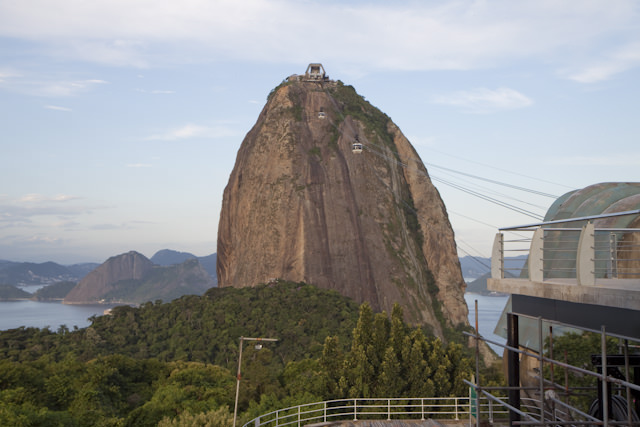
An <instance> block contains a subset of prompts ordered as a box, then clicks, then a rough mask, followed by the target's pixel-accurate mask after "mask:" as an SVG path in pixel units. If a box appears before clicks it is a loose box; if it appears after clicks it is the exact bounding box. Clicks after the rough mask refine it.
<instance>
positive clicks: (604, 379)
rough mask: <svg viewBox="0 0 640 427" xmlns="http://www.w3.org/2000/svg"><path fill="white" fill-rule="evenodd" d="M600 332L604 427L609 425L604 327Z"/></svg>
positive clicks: (605, 335)
mask: <svg viewBox="0 0 640 427" xmlns="http://www.w3.org/2000/svg"><path fill="white" fill-rule="evenodd" d="M600 332H601V337H602V341H601V347H600V351H601V354H602V402H601V404H602V407H601V409H602V422H603V423H604V424H603V425H604V427H607V426H608V425H609V391H608V389H609V383H608V380H607V376H608V372H607V333H606V330H605V327H604V325H602V326H601V327H600Z"/></svg>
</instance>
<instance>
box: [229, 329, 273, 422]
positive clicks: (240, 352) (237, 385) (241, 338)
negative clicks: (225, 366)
mask: <svg viewBox="0 0 640 427" xmlns="http://www.w3.org/2000/svg"><path fill="white" fill-rule="evenodd" d="M244 341H269V342H275V341H278V339H277V338H247V337H240V351H239V352H238V373H237V374H236V403H235V405H234V407H233V427H236V420H237V418H238V395H239V394H240V377H241V369H242V343H243V342H244Z"/></svg>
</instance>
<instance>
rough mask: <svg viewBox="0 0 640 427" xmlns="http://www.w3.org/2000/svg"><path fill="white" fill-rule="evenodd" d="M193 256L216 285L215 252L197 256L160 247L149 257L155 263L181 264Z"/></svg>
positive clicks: (164, 264)
mask: <svg viewBox="0 0 640 427" xmlns="http://www.w3.org/2000/svg"><path fill="white" fill-rule="evenodd" d="M192 258H195V259H197V260H198V261H200V264H201V265H202V267H203V268H204V269H205V270H206V271H207V273H209V275H210V276H211V277H212V278H213V280H214V281H215V282H216V285H215V286H217V285H218V277H217V275H216V258H217V257H216V254H215V253H214V254H211V255H207V256H202V257H198V256H195V255H194V254H192V253H189V252H179V251H174V250H172V249H162V250H159V251H158V252H156V253H155V254H154V255H153V256H152V257H151V262H153V263H154V264H157V265H163V266H170V265H176V264H181V263H183V262H185V261H186V260H188V259H192Z"/></svg>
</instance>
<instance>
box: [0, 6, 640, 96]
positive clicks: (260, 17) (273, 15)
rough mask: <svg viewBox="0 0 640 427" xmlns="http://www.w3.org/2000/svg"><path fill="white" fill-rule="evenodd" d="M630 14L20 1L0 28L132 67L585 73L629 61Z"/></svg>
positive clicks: (633, 16)
mask: <svg viewBox="0 0 640 427" xmlns="http://www.w3.org/2000/svg"><path fill="white" fill-rule="evenodd" d="M639 14H640V11H639V10H638V7H637V3H636V2H635V1H634V0H617V1H616V2H611V1H608V0H587V1H583V2H580V4H579V5H578V4H576V3H575V2H574V1H570V0H536V1H519V2H513V1H509V0H493V1H480V0H453V1H434V2H418V1H401V2H393V3H385V2H378V3H373V4H371V3H368V2H358V3H351V2H349V3H344V2H341V1H331V0H327V1H325V2H297V1H294V0H247V1H243V2H237V1H233V0H219V1H208V0H184V1H181V2H168V3H165V4H163V6H162V7H159V6H158V3H157V2H155V1H153V0H94V1H91V2H86V1H83V0H66V1H64V2H51V1H46V0H31V1H29V2H17V1H16V2H9V1H5V2H2V3H0V37H1V36H4V37H11V38H16V39H21V40H27V41H29V42H32V43H35V44H37V45H42V46H46V47H47V48H48V49H49V53H50V54H51V55H55V56H56V57H67V58H72V59H79V60H83V61H90V62H96V63H103V64H110V65H117V66H134V67H149V66H153V65H154V64H157V63H162V62H172V63H175V62H184V61H189V62H191V61H193V60H197V59H195V58H202V59H201V60H203V61H210V60H212V59H215V60H224V59H234V60H244V61H268V62H273V63H308V62H309V61H310V58H314V59H315V58H317V59H320V60H322V61H323V62H327V63H328V62H332V61H335V62H341V63H343V64H344V65H343V66H344V67H353V70H354V72H363V71H366V70H368V69H370V68H378V69H393V70H437V69H449V70H450V69H458V70H464V69H472V68H479V67H483V68H484V67H492V66H496V65H499V64H501V63H504V62H507V61H514V60H520V59H531V58H535V59H537V60H540V59H542V60H544V61H550V62H552V63H555V64H557V65H556V66H557V68H558V69H561V68H562V69H571V70H573V71H571V72H570V73H568V76H570V77H571V78H573V79H574V80H576V81H580V82H585V83H588V82H592V81H596V80H597V79H602V78H608V77H610V76H612V75H614V74H615V73H616V72H619V71H617V70H621V69H624V68H625V67H636V66H638V62H637V60H636V59H630V60H629V59H624V55H625V54H624V51H625V48H624V46H623V45H621V43H622V42H620V40H626V41H629V40H631V44H632V45H633V43H638V42H640V28H639V25H638V22H640V16H639ZM617 50H618V51H619V53H618V54H611V55H610V54H608V52H615V51H617ZM629 52H631V51H629ZM631 55H632V56H633V54H631ZM594 58H595V59H598V58H599V60H600V61H602V63H601V64H599V63H598V62H597V61H595V60H594ZM576 64H583V65H584V66H585V68H584V69H579V66H577V65H576Z"/></svg>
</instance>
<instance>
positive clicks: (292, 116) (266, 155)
mask: <svg viewBox="0 0 640 427" xmlns="http://www.w3.org/2000/svg"><path fill="white" fill-rule="evenodd" d="M360 143H361V144H362V146H363V151H362V152H361V153H357V152H354V151H353V149H354V148H357V147H354V144H360ZM217 254H218V259H217V273H218V282H219V286H234V287H243V286H254V285H256V284H258V283H264V282H266V281H268V280H270V279H272V278H282V279H285V280H291V281H305V282H307V283H312V284H315V285H317V286H319V287H322V288H329V289H334V290H337V291H339V292H340V293H342V294H343V295H346V296H349V297H351V298H353V299H355V300H356V301H358V302H364V301H368V302H369V303H370V304H371V305H372V307H373V308H374V310H386V311H387V312H391V309H392V307H393V304H394V303H396V302H397V303H399V304H400V305H402V306H403V308H404V313H405V316H406V318H407V320H409V321H411V322H413V323H417V324H425V325H431V326H432V329H433V332H434V333H436V334H437V335H442V325H443V324H448V325H449V326H455V325H458V324H468V320H467V313H468V311H467V306H466V303H465V301H464V288H465V284H464V280H463V278H462V274H461V271H460V264H459V261H458V257H457V254H456V246H455V241H454V235H453V230H452V228H451V225H450V223H449V220H448V217H447V213H446V210H445V206H444V204H443V202H442V200H441V198H440V195H439V193H438V191H437V190H436V188H435V187H434V186H433V184H432V183H431V180H430V178H429V175H428V173H427V170H426V168H425V167H424V165H423V163H422V161H421V160H420V158H419V156H418V154H417V153H416V151H415V150H414V148H413V147H412V146H411V144H410V143H409V141H408V140H407V139H406V138H405V137H404V135H403V134H402V132H400V130H399V129H398V127H397V126H396V125H395V124H394V123H393V122H392V121H391V120H390V119H389V117H387V116H386V115H385V114H383V113H382V112H381V111H379V110H378V109H376V108H375V107H373V106H372V105H370V104H369V103H368V102H367V101H365V100H364V99H363V98H362V97H361V96H359V95H358V94H357V93H356V92H355V90H354V89H353V88H352V87H351V86H345V85H343V84H342V83H341V82H334V81H329V80H326V79H325V80H320V81H308V80H306V81H305V80H304V79H300V78H298V77H297V76H292V77H290V78H289V79H288V81H286V82H283V84H281V85H280V86H279V87H277V88H276V89H274V90H273V91H272V93H271V94H270V95H269V99H268V101H267V104H266V105H265V107H264V109H263V110H262V112H261V114H260V116H259V118H258V120H257V123H256V124H255V125H254V127H253V128H252V129H251V131H250V132H249V133H248V134H247V136H246V137H245V139H244V141H243V142H242V145H241V147H240V149H239V151H238V155H237V159H236V163H235V167H234V169H233V171H232V173H231V176H230V178H229V183H228V184H227V187H226V188H225V191H224V196H223V202H222V211H221V215H220V224H219V227H218V249H217Z"/></svg>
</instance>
